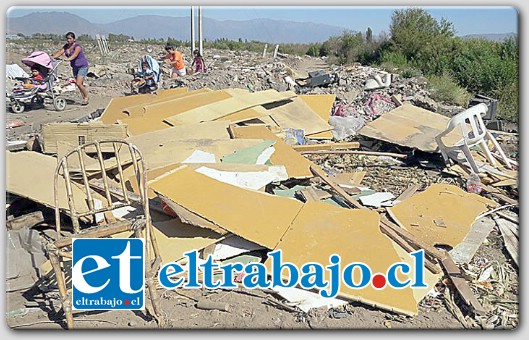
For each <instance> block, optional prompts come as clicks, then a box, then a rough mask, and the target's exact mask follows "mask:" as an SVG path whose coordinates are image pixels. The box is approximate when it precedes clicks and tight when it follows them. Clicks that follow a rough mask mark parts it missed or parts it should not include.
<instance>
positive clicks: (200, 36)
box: [198, 6, 204, 56]
mask: <svg viewBox="0 0 529 340" xmlns="http://www.w3.org/2000/svg"><path fill="white" fill-rule="evenodd" d="M202 40H203V39H202V6H198V44H199V45H198V46H199V47H198V49H199V51H200V55H202V56H203V55H204V52H203V51H202Z"/></svg>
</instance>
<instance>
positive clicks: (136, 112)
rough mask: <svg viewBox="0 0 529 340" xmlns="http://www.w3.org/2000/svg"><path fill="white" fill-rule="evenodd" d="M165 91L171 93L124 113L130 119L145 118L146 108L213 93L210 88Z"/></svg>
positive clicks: (133, 107) (128, 109) (126, 110)
mask: <svg viewBox="0 0 529 340" xmlns="http://www.w3.org/2000/svg"><path fill="white" fill-rule="evenodd" d="M165 91H170V92H164V93H166V94H165V95H162V94H159V93H157V94H156V98H155V99H154V100H153V101H151V102H150V103H148V104H139V105H134V106H128V107H126V108H124V109H123V111H124V112H125V113H127V114H128V115H129V117H130V118H136V117H140V116H143V115H144V114H145V112H146V108H148V107H150V106H151V105H155V104H159V103H164V102H168V101H172V100H176V99H179V98H183V97H187V96H193V95H195V94H200V93H207V92H211V90H210V89H208V88H203V89H199V90H194V91H188V90H187V88H185V87H184V88H182V87H178V88H174V89H171V90H165Z"/></svg>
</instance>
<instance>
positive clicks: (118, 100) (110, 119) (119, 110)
mask: <svg viewBox="0 0 529 340" xmlns="http://www.w3.org/2000/svg"><path fill="white" fill-rule="evenodd" d="M155 99H156V95H154V94H138V95H135V96H124V97H114V98H112V99H110V103H108V105H107V107H106V108H105V111H103V113H102V114H101V117H100V118H99V120H100V121H101V122H103V123H104V124H114V123H116V122H117V121H118V120H120V119H124V118H128V117H129V115H128V114H126V113H125V112H123V109H124V108H126V107H128V106H133V105H138V104H142V103H144V104H147V103H149V102H151V101H153V100H155Z"/></svg>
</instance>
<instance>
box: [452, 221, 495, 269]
mask: <svg viewBox="0 0 529 340" xmlns="http://www.w3.org/2000/svg"><path fill="white" fill-rule="evenodd" d="M493 228H494V221H492V219H490V218H481V219H478V220H477V221H476V222H474V224H473V225H472V229H470V231H469V233H468V234H467V236H465V238H464V239H463V242H461V243H459V244H458V245H457V246H455V247H454V249H452V250H451V251H450V256H452V259H453V260H454V261H456V262H457V263H469V262H470V260H472V258H473V257H474V254H476V251H477V250H478V248H479V247H480V246H481V245H482V244H483V241H485V239H486V238H487V236H488V235H489V234H490V232H491V231H492V229H493Z"/></svg>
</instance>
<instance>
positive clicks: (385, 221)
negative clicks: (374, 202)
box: [380, 215, 446, 261]
mask: <svg viewBox="0 0 529 340" xmlns="http://www.w3.org/2000/svg"><path fill="white" fill-rule="evenodd" d="M380 222H381V223H382V224H381V227H382V228H383V229H387V228H390V229H392V230H393V231H395V232H396V233H397V234H399V235H400V236H402V237H404V238H405V239H406V240H408V241H409V242H411V243H412V244H414V245H416V246H417V247H418V248H422V249H424V251H425V252H426V253H428V254H429V255H431V256H433V257H435V258H436V259H437V260H439V261H442V260H444V258H445V257H446V255H444V254H443V253H442V252H441V251H439V250H438V249H437V248H435V247H433V246H432V245H430V244H428V243H426V242H424V241H421V240H420V239H418V238H417V237H416V236H415V235H413V234H412V233H410V232H409V231H407V230H406V229H404V228H401V227H399V226H398V225H396V224H395V223H393V222H391V221H390V220H389V219H388V218H387V217H386V216H384V215H380Z"/></svg>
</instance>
